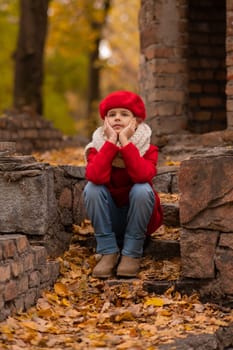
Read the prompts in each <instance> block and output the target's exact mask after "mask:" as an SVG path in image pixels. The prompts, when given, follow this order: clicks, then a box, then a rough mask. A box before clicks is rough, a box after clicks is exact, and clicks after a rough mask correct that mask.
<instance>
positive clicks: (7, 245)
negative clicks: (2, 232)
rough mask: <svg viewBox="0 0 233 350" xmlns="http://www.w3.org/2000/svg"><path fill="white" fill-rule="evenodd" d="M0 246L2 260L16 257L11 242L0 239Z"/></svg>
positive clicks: (7, 239)
mask: <svg viewBox="0 0 233 350" xmlns="http://www.w3.org/2000/svg"><path fill="white" fill-rule="evenodd" d="M0 246H1V247H2V252H3V258H5V259H8V258H12V257H13V256H15V255H16V252H17V251H16V246H15V244H14V241H13V240H11V239H9V238H4V237H0Z"/></svg>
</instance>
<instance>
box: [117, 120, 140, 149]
mask: <svg viewBox="0 0 233 350" xmlns="http://www.w3.org/2000/svg"><path fill="white" fill-rule="evenodd" d="M136 128H137V120H136V118H134V119H132V120H131V122H130V123H129V124H128V125H127V126H126V127H125V128H124V129H123V130H121V132H120V134H119V141H120V143H121V146H126V145H127V144H128V143H129V139H130V137H132V136H133V134H134V133H135V130H136Z"/></svg>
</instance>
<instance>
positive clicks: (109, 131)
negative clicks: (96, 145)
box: [104, 118, 118, 144]
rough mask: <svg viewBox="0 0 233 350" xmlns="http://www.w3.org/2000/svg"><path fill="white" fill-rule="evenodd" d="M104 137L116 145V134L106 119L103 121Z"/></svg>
mask: <svg viewBox="0 0 233 350" xmlns="http://www.w3.org/2000/svg"><path fill="white" fill-rule="evenodd" d="M104 135H105V136H106V137H107V140H108V141H109V142H112V143H114V144H116V143H117V138H118V136H117V133H116V131H115V130H114V129H113V128H112V127H111V126H110V124H109V122H108V120H107V118H105V119H104Z"/></svg>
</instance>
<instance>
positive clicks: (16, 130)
mask: <svg viewBox="0 0 233 350" xmlns="http://www.w3.org/2000/svg"><path fill="white" fill-rule="evenodd" d="M1 141H11V142H12V141H13V142H17V143H16V151H17V152H19V153H22V154H30V153H31V152H34V151H45V150H49V149H56V148H60V147H62V146H64V145H65V140H64V136H63V134H62V132H61V131H59V130H58V129H55V128H54V127H53V125H52V123H51V122H50V121H47V120H45V119H44V118H43V117H41V116H39V115H32V114H30V113H21V114H18V113H13V112H7V113H6V114H5V115H2V116H0V142H1Z"/></svg>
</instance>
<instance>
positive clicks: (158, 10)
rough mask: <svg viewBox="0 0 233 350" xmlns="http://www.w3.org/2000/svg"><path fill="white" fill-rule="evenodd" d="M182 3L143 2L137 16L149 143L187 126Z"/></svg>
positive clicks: (183, 11)
mask: <svg viewBox="0 0 233 350" xmlns="http://www.w3.org/2000/svg"><path fill="white" fill-rule="evenodd" d="M187 9H188V8H187V4H186V1H183V0H179V1H173V0H168V1H163V0H158V1H153V0H149V1H143V0H142V2H141V9H140V13H139V28H140V45H141V64H140V91H141V94H142V96H143V98H144V100H145V103H146V107H147V114H148V123H149V124H150V125H151V126H152V129H153V141H154V142H155V143H157V142H156V141H157V137H158V136H161V135H163V134H171V133H175V132H176V131H178V130H180V129H184V128H185V127H186V124H187V118H186V109H187V98H188V90H187V79H188V74H187V59H186V57H187V40H188V35H187Z"/></svg>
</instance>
